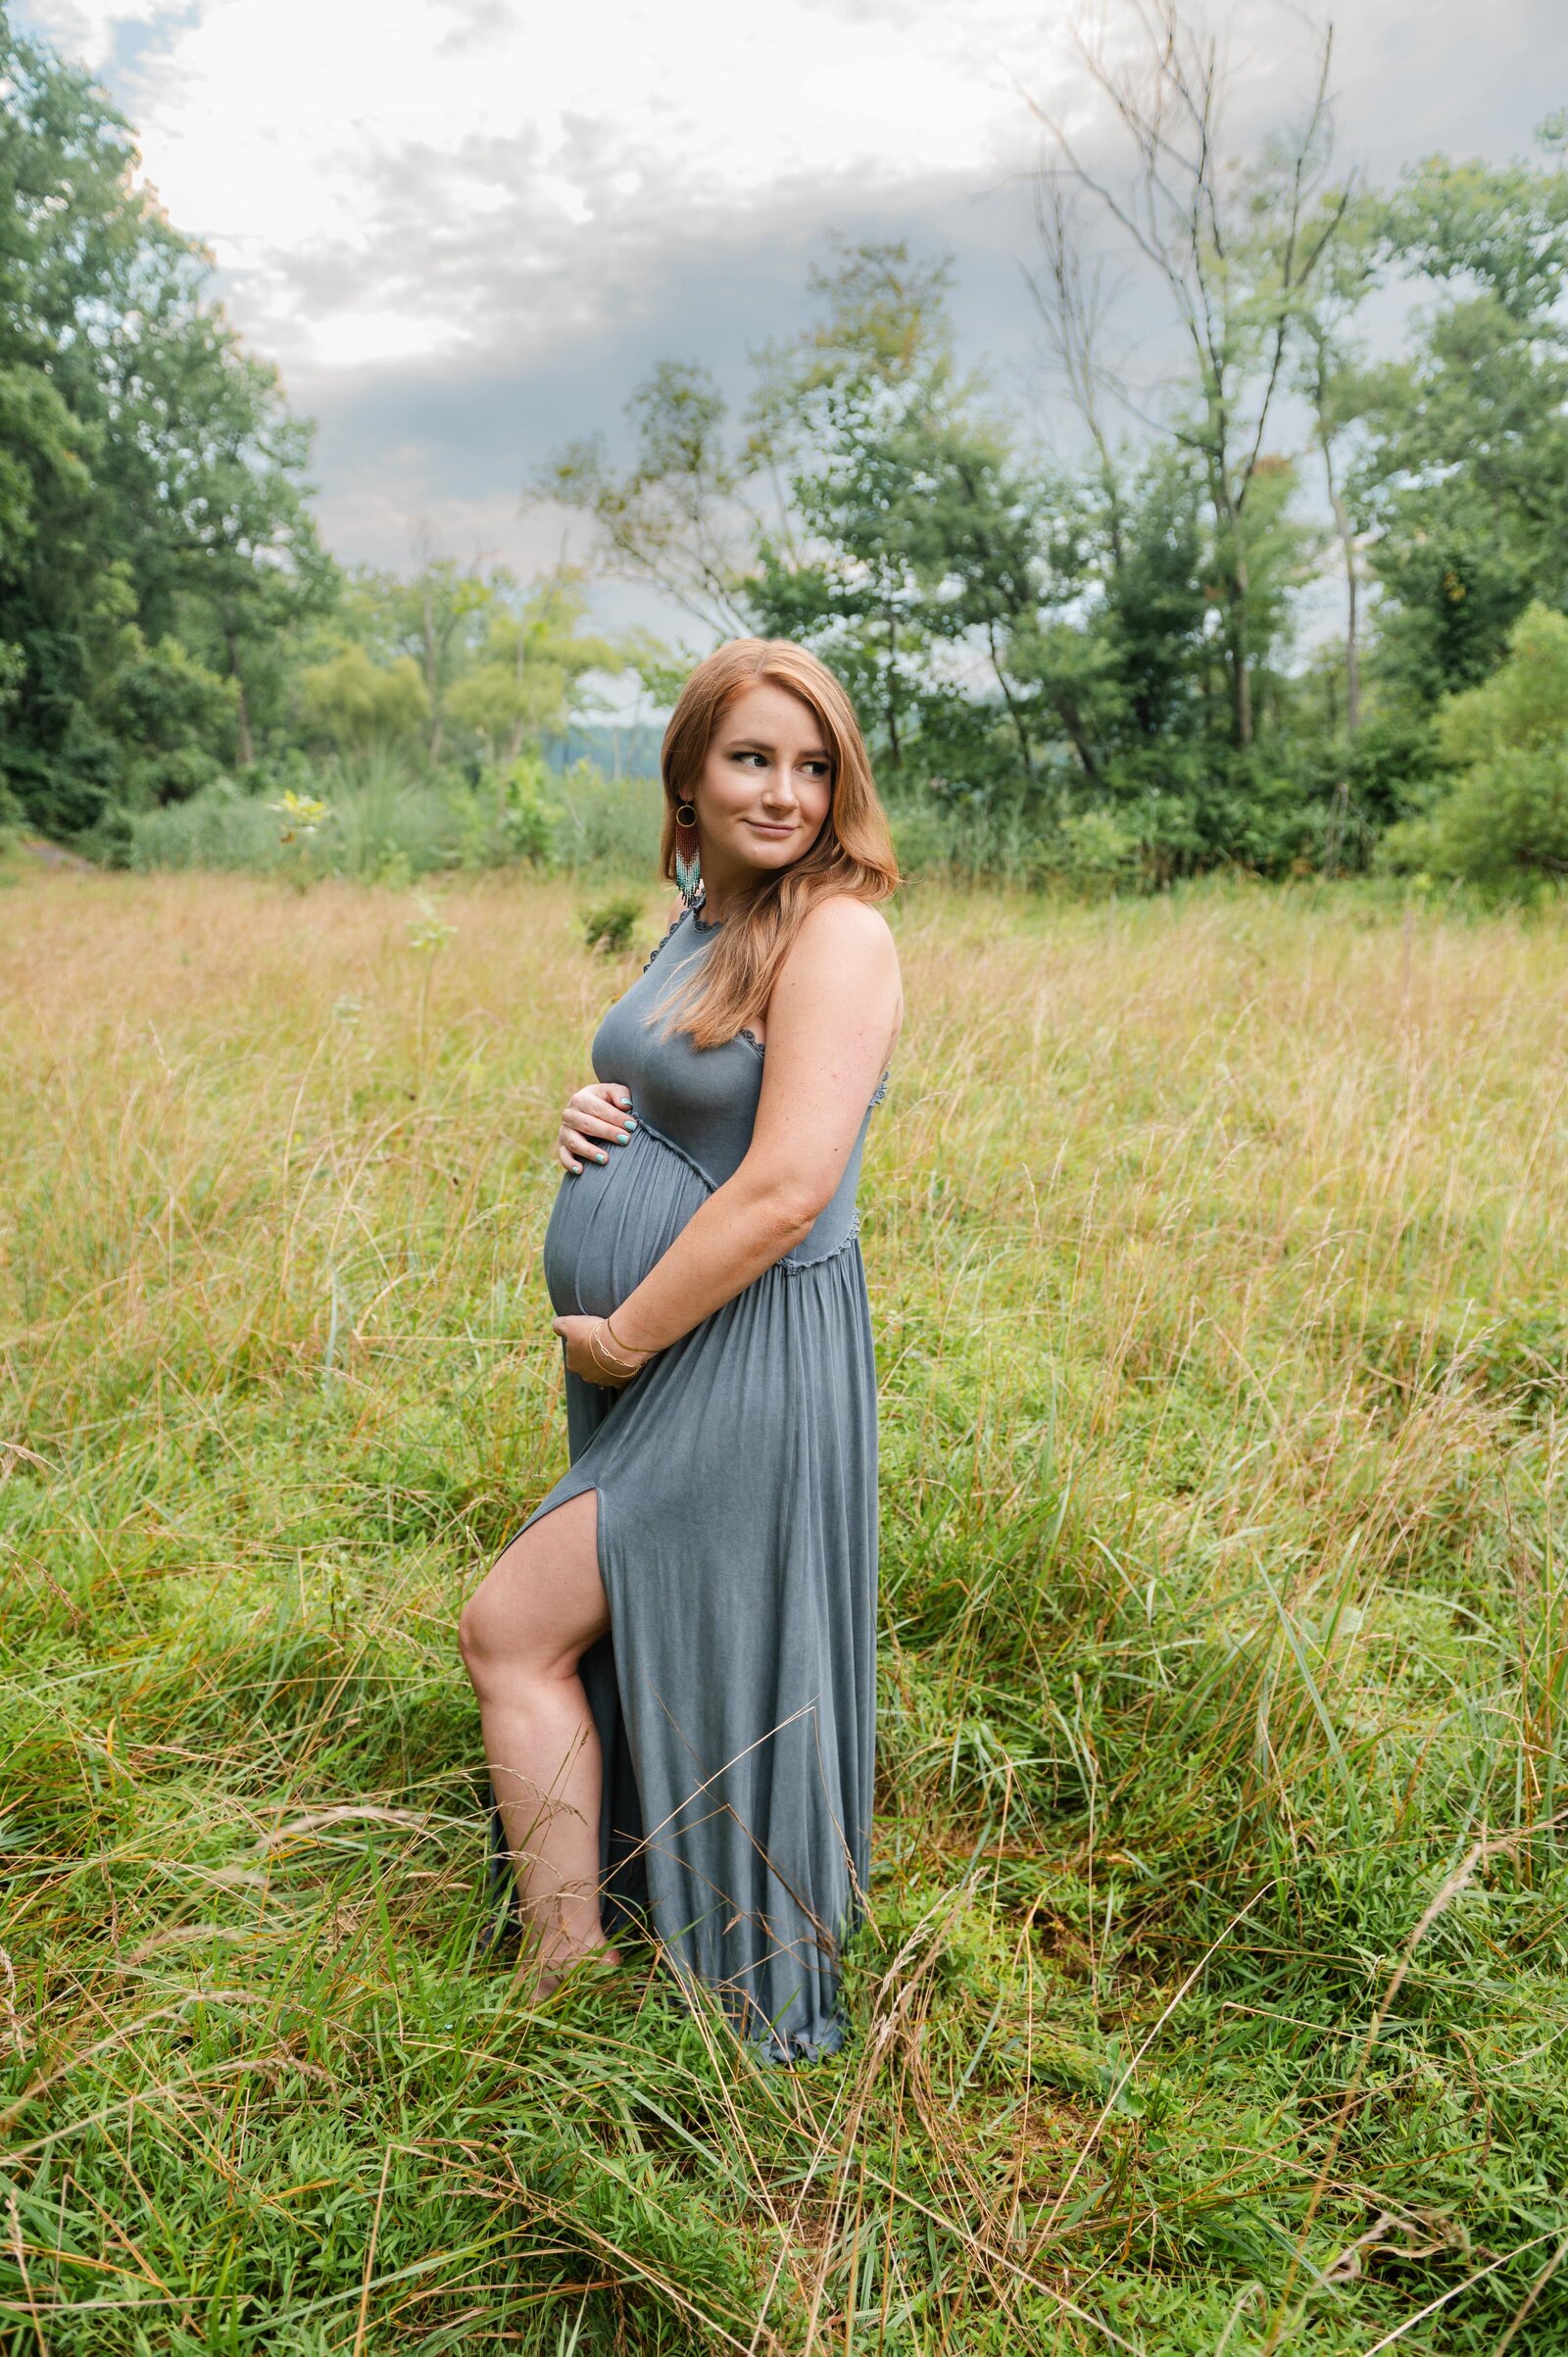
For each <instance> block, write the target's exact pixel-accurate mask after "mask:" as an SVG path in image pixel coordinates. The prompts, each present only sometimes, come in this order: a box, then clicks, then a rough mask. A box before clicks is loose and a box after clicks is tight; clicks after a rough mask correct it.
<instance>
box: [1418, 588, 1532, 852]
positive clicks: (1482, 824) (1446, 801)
mask: <svg viewBox="0 0 1568 2357" xmlns="http://www.w3.org/2000/svg"><path fill="white" fill-rule="evenodd" d="M1508 646H1509V652H1508V659H1507V661H1506V662H1505V663H1503V664H1502V665H1501V666H1500V668H1499V669H1497V670H1496V671H1495V672H1494V673H1493V675H1492V677H1491V678H1490V679H1484V680H1483V681H1482V682H1481V684H1480V686H1479V687H1473V688H1467V689H1466V690H1465V691H1464V693H1463V694H1462V695H1458V696H1454V697H1451V698H1450V699H1449V701H1448V703H1447V704H1446V707H1445V708H1444V710H1443V712H1442V713H1441V715H1440V718H1439V735H1440V738H1441V740H1442V744H1443V749H1444V751H1445V753H1446V755H1447V757H1448V759H1449V760H1450V761H1453V762H1454V763H1456V764H1458V765H1459V766H1460V769H1461V774H1460V776H1459V778H1458V781H1457V783H1456V784H1455V785H1454V787H1453V788H1452V790H1451V792H1449V793H1447V794H1446V795H1445V796H1443V798H1442V799H1441V800H1440V801H1439V802H1438V803H1437V805H1436V806H1435V808H1434V809H1433V810H1431V811H1430V812H1429V813H1428V814H1427V816H1426V817H1424V818H1418V819H1413V820H1410V821H1408V822H1407V823H1406V824H1405V825H1403V826H1398V827H1396V828H1394V829H1393V830H1392V832H1391V833H1390V835H1389V837H1388V839H1387V841H1386V843H1385V845H1384V849H1383V859H1384V863H1385V864H1386V865H1388V866H1391V867H1394V868H1396V869H1403V870H1406V871H1408V870H1411V869H1423V870H1425V871H1426V872H1427V873H1429V874H1431V875H1434V876H1441V877H1445V878H1453V879H1456V880H1462V881H1464V882H1467V883H1473V884H1479V885H1481V886H1482V887H1483V888H1484V889H1485V890H1487V891H1489V892H1492V893H1498V894H1503V895H1509V894H1517V893H1518V892H1519V891H1520V890H1522V889H1525V888H1527V887H1528V886H1529V885H1530V884H1531V883H1532V882H1535V883H1538V884H1539V883H1541V882H1544V881H1547V880H1556V879H1560V878H1561V877H1564V876H1568V615H1564V614H1555V613H1553V612H1552V610H1551V609H1550V608H1549V607H1547V606H1542V605H1534V606H1531V607H1528V608H1527V609H1526V611H1525V612H1524V614H1521V615H1520V617H1519V620H1518V621H1517V622H1516V623H1515V625H1514V628H1513V631H1512V633H1511V634H1510V637H1509V642H1508Z"/></svg>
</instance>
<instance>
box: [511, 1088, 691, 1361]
mask: <svg viewBox="0 0 1568 2357" xmlns="http://www.w3.org/2000/svg"><path fill="white" fill-rule="evenodd" d="M707 1201H708V1189H707V1187H706V1186H705V1185H704V1183H703V1181H702V1180H701V1179H700V1178H699V1177H698V1175H697V1173H696V1171H695V1170H693V1169H692V1168H691V1167H690V1165H689V1164H688V1163H686V1162H683V1161H682V1160H681V1157H680V1155H679V1154H675V1153H672V1152H671V1150H670V1148H669V1147H667V1146H665V1145H664V1144H663V1143H662V1140H660V1139H658V1138H655V1137H653V1136H652V1135H651V1134H650V1133H649V1132H648V1131H647V1130H634V1131H633V1132H632V1135H631V1139H630V1142H629V1144H627V1145H625V1146H613V1147H612V1148H611V1149H610V1159H609V1161H608V1162H588V1163H585V1164H584V1166H583V1168H582V1170H581V1172H580V1173H579V1174H578V1175H577V1176H576V1177H575V1178H573V1177H572V1176H571V1174H570V1173H569V1172H568V1173H567V1174H566V1175H565V1176H564V1178H563V1179H562V1182H561V1191H560V1193H559V1194H558V1195H557V1197H556V1203H555V1208H554V1210H553V1211H552V1212H551V1214H550V1224H549V1226H548V1227H547V1228H546V1230H545V1246H544V1270H545V1285H546V1288H547V1289H548V1291H549V1295H550V1304H551V1307H552V1308H553V1309H554V1311H555V1313H556V1315H557V1316H558V1317H570V1316H573V1315H581V1316H587V1317H608V1316H609V1315H610V1313H611V1311H612V1310H613V1308H614V1307H615V1304H616V1303H617V1301H624V1300H625V1299H626V1296H627V1295H628V1294H629V1293H630V1292H631V1291H632V1289H633V1287H635V1286H638V1285H640V1284H641V1283H642V1281H643V1279H644V1277H646V1276H647V1274H648V1272H649V1270H650V1269H651V1268H652V1267H653V1265H654V1263H655V1261H656V1260H660V1259H662V1257H663V1255H664V1253H665V1252H667V1251H668V1250H669V1248H670V1246H671V1245H672V1244H673V1243H674V1241H675V1239H676V1237H677V1236H678V1235H679V1234H680V1232H681V1230H682V1228H683V1227H684V1226H685V1225H686V1222H687V1221H688V1220H689V1219H690V1217H691V1215H692V1213H693V1212H694V1211H696V1210H698V1209H699V1208H700V1207H701V1205H702V1204H703V1203H706V1202H707Z"/></svg>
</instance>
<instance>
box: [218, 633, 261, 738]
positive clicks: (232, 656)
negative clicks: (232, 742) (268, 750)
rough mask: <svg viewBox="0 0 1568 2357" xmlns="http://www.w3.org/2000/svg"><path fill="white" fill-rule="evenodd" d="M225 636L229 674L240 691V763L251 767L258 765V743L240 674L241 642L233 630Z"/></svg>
mask: <svg viewBox="0 0 1568 2357" xmlns="http://www.w3.org/2000/svg"><path fill="white" fill-rule="evenodd" d="M224 637H225V640H226V643H227V646H228V675H229V677H230V679H232V680H233V682H234V685H235V687H236V688H237V689H238V691H239V708H238V709H239V765H240V767H241V768H242V769H251V768H254V767H255V765H256V745H255V740H254V739H253V737H252V735H251V708H250V704H249V702H248V700H247V698H246V695H245V682H244V680H243V679H242V678H241V676H240V668H239V642H238V640H237V639H236V637H235V635H234V633H233V631H232V630H229V631H226V632H225V633H224Z"/></svg>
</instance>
